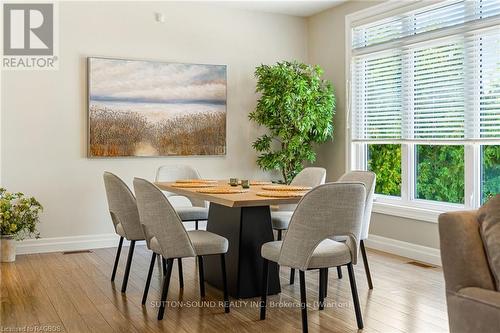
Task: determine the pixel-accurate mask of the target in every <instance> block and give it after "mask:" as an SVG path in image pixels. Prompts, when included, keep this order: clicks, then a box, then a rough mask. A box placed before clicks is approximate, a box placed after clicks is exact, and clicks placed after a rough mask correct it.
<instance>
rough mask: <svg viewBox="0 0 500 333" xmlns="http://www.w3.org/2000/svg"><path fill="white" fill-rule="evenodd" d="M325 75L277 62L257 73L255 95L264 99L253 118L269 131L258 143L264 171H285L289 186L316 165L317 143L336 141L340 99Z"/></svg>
mask: <svg viewBox="0 0 500 333" xmlns="http://www.w3.org/2000/svg"><path fill="white" fill-rule="evenodd" d="M322 74H323V70H322V69H321V67H319V66H311V65H307V64H303V63H299V62H288V61H283V62H278V63H277V64H275V65H272V66H269V65H261V66H259V67H257V68H256V70H255V76H256V78H257V88H256V92H257V93H260V94H261V97H260V98H259V100H258V102H257V107H256V109H255V111H253V112H251V113H250V114H249V118H250V119H251V120H253V121H255V122H256V123H257V124H259V125H261V126H266V127H267V128H268V129H269V134H265V135H263V136H261V137H259V138H257V140H255V141H254V143H253V145H252V146H253V148H254V149H255V150H256V151H257V152H258V153H260V154H259V156H258V157H257V164H258V165H259V167H260V168H261V169H263V170H280V171H281V175H282V177H283V181H284V182H285V183H286V184H289V183H290V182H291V181H292V179H293V178H294V177H295V176H296V175H297V173H299V172H300V171H301V170H302V169H303V168H304V166H303V163H304V162H305V161H308V162H311V163H312V162H314V161H315V160H316V153H315V151H314V150H313V148H312V144H313V143H322V142H325V141H326V140H328V139H330V138H332V135H333V115H334V113H335V95H334V91H333V87H332V85H331V83H330V82H328V81H326V80H324V79H322V78H321V75H322Z"/></svg>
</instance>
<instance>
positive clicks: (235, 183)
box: [229, 178, 240, 186]
mask: <svg viewBox="0 0 500 333" xmlns="http://www.w3.org/2000/svg"><path fill="white" fill-rule="evenodd" d="M239 183H240V182H239V180H238V178H230V179H229V185H231V186H238V184H239Z"/></svg>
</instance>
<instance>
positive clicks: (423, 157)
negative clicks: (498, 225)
mask: <svg viewBox="0 0 500 333" xmlns="http://www.w3.org/2000/svg"><path fill="white" fill-rule="evenodd" d="M386 6H388V5H386ZM393 6H395V5H393ZM372 17H376V18H378V19H377V20H375V21H373V19H372ZM348 23H349V24H350V26H351V30H350V35H351V36H350V37H351V39H350V40H351V49H350V50H349V51H348V52H349V54H348V56H349V57H348V59H350V73H351V77H350V94H349V95H350V107H349V111H350V112H349V118H350V122H349V123H350V126H349V138H350V140H349V145H350V146H349V149H348V150H349V152H350V155H351V158H350V160H349V163H350V168H351V169H366V170H372V171H374V172H375V173H376V174H377V186H376V189H375V192H376V193H377V201H379V202H382V203H383V202H385V203H391V204H397V205H400V206H406V207H420V208H424V209H433V210H437V211H445V210H449V209H450V208H455V209H463V208H464V207H465V208H475V207H478V206H479V205H480V204H481V203H483V202H484V201H485V200H487V198H488V197H490V196H492V195H495V194H497V193H499V192H500V146H499V143H500V0H478V1H457V0H454V1H442V2H439V3H437V4H436V3H434V4H432V5H429V4H425V3H420V4H413V5H411V6H410V5H406V6H405V7H404V8H395V9H391V10H389V11H388V10H384V9H381V12H380V15H374V13H373V11H371V12H370V13H367V14H366V15H365V17H360V16H358V20H357V21H354V20H352V19H351V21H350V22H348Z"/></svg>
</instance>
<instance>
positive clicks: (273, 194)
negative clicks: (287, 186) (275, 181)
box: [257, 191, 307, 198]
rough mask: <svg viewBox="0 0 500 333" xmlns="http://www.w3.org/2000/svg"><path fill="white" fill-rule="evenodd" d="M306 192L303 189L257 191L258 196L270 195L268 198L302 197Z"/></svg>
mask: <svg viewBox="0 0 500 333" xmlns="http://www.w3.org/2000/svg"><path fill="white" fill-rule="evenodd" d="M306 193H307V192H305V191H301V192H299V191H262V192H257V195H258V196H259V197H270V198H296V197H297V198H298V197H303V196H304V195H305V194H306Z"/></svg>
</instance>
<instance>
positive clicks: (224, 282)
mask: <svg viewBox="0 0 500 333" xmlns="http://www.w3.org/2000/svg"><path fill="white" fill-rule="evenodd" d="M220 266H221V269H222V272H221V273H222V285H223V287H224V312H225V313H229V294H228V291H227V276H226V255H225V254H224V253H222V254H221V255H220Z"/></svg>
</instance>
